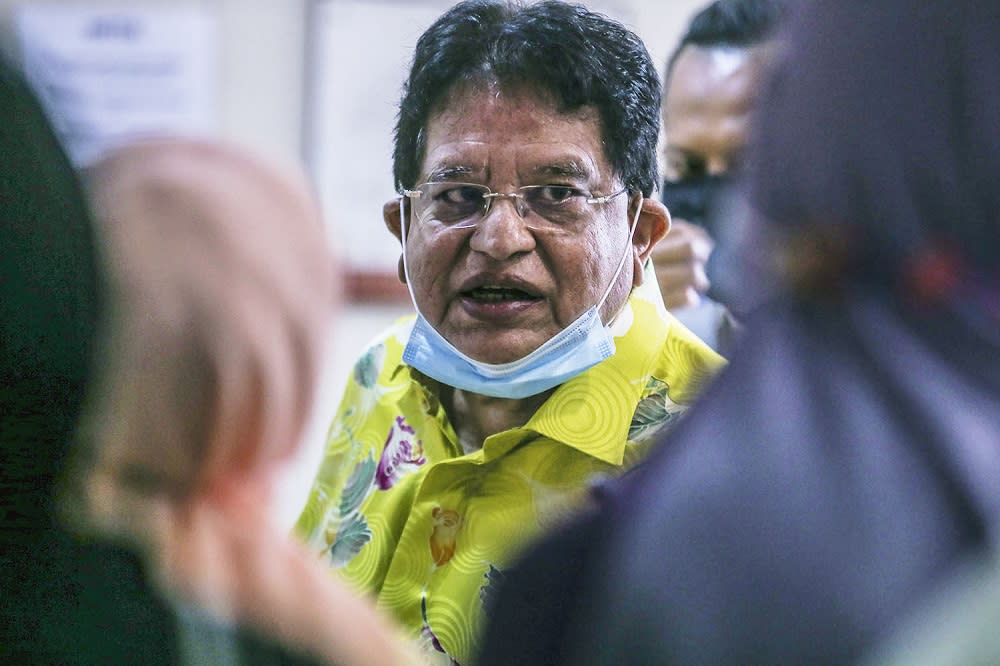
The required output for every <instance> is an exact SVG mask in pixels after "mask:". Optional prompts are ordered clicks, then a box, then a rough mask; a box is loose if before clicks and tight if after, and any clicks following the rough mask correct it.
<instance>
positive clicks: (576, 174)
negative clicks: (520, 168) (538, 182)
mask: <svg viewBox="0 0 1000 666" xmlns="http://www.w3.org/2000/svg"><path fill="white" fill-rule="evenodd" d="M532 173H533V174H534V175H537V176H549V177H561V178H571V179H577V180H586V179H588V178H589V177H590V172H589V171H587V169H585V168H584V167H583V166H582V165H581V164H580V163H579V162H576V161H575V160H570V161H568V162H559V163H556V164H543V165H540V166H537V167H535V168H534V169H532Z"/></svg>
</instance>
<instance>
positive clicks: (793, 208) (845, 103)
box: [749, 0, 1000, 339]
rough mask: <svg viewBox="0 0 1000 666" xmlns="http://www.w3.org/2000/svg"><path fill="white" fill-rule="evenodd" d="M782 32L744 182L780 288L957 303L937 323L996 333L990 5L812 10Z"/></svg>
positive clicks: (995, 59) (999, 133)
mask: <svg viewBox="0 0 1000 666" xmlns="http://www.w3.org/2000/svg"><path fill="white" fill-rule="evenodd" d="M793 27H794V28H795V29H794V30H792V31H790V37H789V41H788V51H789V53H794V58H789V59H788V60H787V61H783V62H781V63H780V65H779V66H778V67H777V69H776V70H775V72H774V76H773V77H772V78H771V80H770V82H769V85H768V89H767V91H766V94H765V97H764V98H763V102H762V106H761V109H760V114H759V128H758V132H757V135H756V141H755V142H756V146H755V150H754V151H753V154H752V164H751V166H752V169H751V172H750V192H749V195H750V200H751V204H752V205H753V206H754V207H755V208H756V210H757V211H758V213H759V214H760V216H761V219H762V220H763V221H765V222H766V225H764V229H763V230H764V231H766V232H767V233H768V234H769V235H771V236H773V237H776V239H777V244H778V247H779V248H780V253H779V262H778V265H777V267H778V269H779V278H780V279H781V280H783V281H785V282H790V283H791V284H792V285H793V286H794V287H797V288H799V289H802V290H804V291H805V293H808V294H810V295H815V294H817V293H824V294H825V293H830V292H831V290H832V291H833V292H834V293H836V292H837V288H839V287H844V286H847V285H863V288H864V289H865V291H866V292H874V291H876V290H877V291H882V290H885V289H887V288H888V289H890V290H902V291H901V292H898V293H903V294H906V295H907V296H908V298H909V299H910V300H911V301H912V300H914V299H915V300H916V301H917V302H922V303H924V304H929V303H934V302H937V303H944V304H951V305H954V306H960V307H957V308H954V312H952V313H951V314H949V315H948V316H947V321H948V325H949V326H952V327H954V326H955V325H957V324H958V322H959V320H962V319H965V318H966V317H973V318H975V317H980V316H985V317H988V318H991V321H992V324H991V325H990V326H989V327H987V328H989V329H990V330H991V332H990V335H991V336H993V338H994V339H995V338H996V331H997V330H1000V328H998V327H997V326H996V321H997V318H998V317H1000V302H998V300H1000V296H998V291H997V290H998V284H997V281H998V278H997V275H998V266H1000V252H998V248H997V243H998V239H1000V215H998V212H997V211H998V210H1000V187H998V186H997V181H996V174H997V173H998V171H1000V87H998V85H997V80H996V72H997V71H998V68H1000V42H998V41H997V39H996V35H997V33H998V31H1000V5H997V3H995V2H992V1H990V0H959V1H957V2H949V3H940V4H934V5H928V6H921V7H920V9H919V11H914V8H913V7H912V6H911V5H910V4H909V3H906V2H902V0H897V1H890V2H883V3H867V2H863V1H861V0H844V1H843V2H836V3H824V2H816V3H815V4H814V5H813V6H812V11H811V12H809V13H806V12H803V13H802V16H801V18H800V19H799V20H798V21H797V22H796V24H795V25H794V26H793ZM917 54H919V55H920V61H921V63H923V64H922V65H921V66H920V67H914V65H913V63H914V58H915V57H917ZM762 249H770V246H769V245H768V246H764V248H762ZM975 313H978V314H975ZM984 330H985V329H984Z"/></svg>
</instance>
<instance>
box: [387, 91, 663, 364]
mask: <svg viewBox="0 0 1000 666" xmlns="http://www.w3.org/2000/svg"><path fill="white" fill-rule="evenodd" d="M431 181H452V182H463V183H475V184H482V185H486V186H487V187H489V188H490V189H491V190H492V191H494V192H501V193H509V192H513V191H514V190H515V189H516V188H518V187H521V186H525V185H568V186H573V187H577V188H579V189H581V190H586V191H590V192H592V193H594V194H595V195H605V194H610V193H613V192H617V191H618V190H620V189H622V184H621V182H620V180H619V178H617V177H616V176H615V175H614V174H613V173H612V169H611V166H610V165H609V164H608V162H607V160H606V159H605V157H604V151H603V150H602V141H601V132H600V125H599V121H598V116H597V113H596V112H595V111H593V110H592V109H584V110H583V111H582V112H580V113H574V114H570V115H566V114H561V113H559V112H557V110H556V109H555V107H554V106H553V104H552V103H551V102H549V101H548V100H546V99H545V98H544V97H539V96H537V95H535V94H532V93H525V92H521V93H518V92H517V91H507V90H499V91H498V90H496V89H490V90H485V89H482V88H476V89H472V90H466V91H459V92H457V93H455V94H453V95H452V97H451V99H450V100H449V101H448V103H447V104H446V107H445V109H444V110H443V111H440V112H438V113H436V114H434V115H432V116H431V118H430V120H429V122H428V125H427V142H426V150H425V157H424V159H423V162H422V164H421V169H420V177H419V179H418V181H417V184H418V185H419V184H421V183H424V182H431ZM638 200H639V198H638V197H637V196H636V197H629V196H628V195H627V194H622V195H620V196H617V197H615V198H613V199H611V200H610V201H608V202H607V203H604V204H596V205H589V206H586V209H587V211H586V217H584V218H583V219H580V220H579V222H578V223H575V224H571V225H567V226H566V227H565V228H560V229H551V228H538V226H537V225H534V224H533V217H532V216H535V215H537V213H535V212H533V211H528V212H526V213H525V217H524V218H522V217H521V216H520V215H519V214H518V212H517V209H516V207H515V205H514V202H513V200H511V199H495V200H494V201H493V203H492V205H491V207H490V210H489V212H488V213H487V214H486V215H485V216H483V217H481V218H480V219H479V222H478V224H476V225H475V226H473V227H471V228H464V229H454V228H450V227H447V226H444V225H442V224H439V223H437V222H436V221H434V220H430V221H427V222H420V221H416V220H415V219H414V217H413V216H412V215H410V213H409V210H407V215H408V219H407V222H408V223H407V229H406V231H407V233H408V235H407V240H406V252H407V261H408V268H409V279H410V280H411V281H412V285H411V286H412V289H413V295H414V297H415V299H416V303H417V306H418V307H419V309H420V311H421V313H422V314H423V315H424V317H425V318H426V319H427V321H428V322H430V324H431V325H433V326H434V327H435V328H436V329H437V330H438V332H440V333H441V334H442V335H443V336H444V337H445V338H446V339H447V340H448V341H449V342H451V343H452V344H453V345H455V346H456V347H457V348H458V349H459V350H461V351H462V352H463V353H465V354H467V355H469V356H471V357H472V358H475V359H477V360H480V361H485V362H489V363H504V362H509V361H512V360H516V359H518V358H521V357H523V356H525V355H526V354H528V353H530V352H531V351H533V350H534V349H536V348H537V347H539V346H540V345H541V344H542V343H543V342H545V341H546V340H548V339H549V338H551V337H552V336H553V335H555V334H556V333H558V332H559V331H560V330H562V329H563V328H565V327H566V326H568V325H569V324H570V323H572V322H573V321H574V320H575V319H576V318H578V317H579V316H580V315H581V314H582V313H583V312H585V311H586V310H587V309H588V308H590V307H591V306H593V305H595V304H596V303H597V301H598V300H599V299H600V297H601V296H602V295H603V293H604V290H605V289H606V288H607V287H608V285H609V283H610V282H611V281H612V278H613V277H614V272H615V270H616V268H617V267H618V263H619V261H620V260H621V258H622V255H623V254H625V253H626V252H628V253H629V256H628V258H627V259H626V261H625V266H624V268H623V269H622V271H621V274H620V275H619V276H618V278H617V280H615V286H614V288H613V290H612V292H611V295H610V296H609V298H608V300H607V302H606V304H605V306H604V308H603V309H602V315H603V316H604V318H605V321H607V319H608V318H609V317H610V316H613V315H614V314H615V313H617V312H618V310H619V309H620V308H621V306H622V305H623V303H624V301H625V299H626V298H627V297H628V293H629V291H630V289H631V287H632V285H633V276H634V273H635V265H636V263H635V262H636V261H639V260H644V259H645V256H646V255H647V254H648V251H649V248H650V247H651V246H652V243H653V242H655V240H658V239H659V237H660V236H661V235H662V234H663V233H665V232H666V214H665V212H663V213H662V215H661V217H662V219H659V222H657V221H656V219H657V218H656V216H655V215H652V216H651V215H650V214H644V215H641V216H640V219H641V221H642V227H641V228H638V227H637V232H636V238H635V240H634V241H633V243H634V245H629V240H628V233H629V222H630V218H629V214H630V212H631V213H632V214H634V213H635V212H636V208H637V206H638ZM652 204H655V205H659V204H658V202H652ZM405 205H406V208H407V209H409V208H410V206H409V201H407V202H406V204H405ZM394 206H395V207H394ZM643 207H644V209H645V208H646V206H645V205H644V206H643ZM660 209H662V206H661V207H660ZM660 209H656V208H655V206H654V207H653V208H652V209H651V210H654V211H657V212H658V211H659V210H660ZM385 215H386V222H387V224H388V226H389V227H390V229H392V230H393V232H394V233H396V234H397V236H398V235H399V233H400V229H399V210H398V204H395V205H394V204H393V202H390V203H388V204H386V208H385ZM640 255H641V256H640ZM636 279H637V280H641V277H636Z"/></svg>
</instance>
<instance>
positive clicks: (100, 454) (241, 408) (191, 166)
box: [88, 140, 334, 512]
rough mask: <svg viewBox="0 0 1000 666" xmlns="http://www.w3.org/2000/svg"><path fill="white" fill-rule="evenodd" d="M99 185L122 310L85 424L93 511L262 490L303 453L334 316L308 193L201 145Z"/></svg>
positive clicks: (143, 162) (137, 149) (153, 156)
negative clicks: (118, 503) (222, 486)
mask: <svg viewBox="0 0 1000 666" xmlns="http://www.w3.org/2000/svg"><path fill="white" fill-rule="evenodd" d="M91 176H92V179H91V188H92V195H93V201H94V205H95V211H96V215H97V218H98V220H99V223H100V229H101V231H102V232H103V235H104V240H105V244H106V247H107V254H108V263H109V267H110V281H111V287H112V308H113V311H112V315H111V321H110V326H109V335H108V336H107V337H108V340H107V344H106V347H105V349H104V355H103V363H104V368H103V370H104V373H103V378H102V381H101V383H100V386H99V390H98V391H97V392H96V393H95V396H94V400H93V403H92V405H91V406H90V413H89V428H88V435H89V437H90V439H91V441H92V442H93V443H94V448H95V451H94V457H95V460H94V461H93V463H92V465H93V470H94V471H93V475H92V479H91V484H90V490H91V491H92V492H93V493H94V500H95V501H96V503H97V505H98V506H97V509H98V511H101V507H102V506H107V505H108V504H109V503H112V502H110V500H111V499H112V498H113V497H114V493H116V492H119V491H121V490H124V491H126V492H128V493H131V494H134V495H139V496H141V495H147V496H158V497H168V498H170V499H171V500H172V501H175V502H183V501H184V500H186V499H187V498H189V497H191V496H194V495H195V494H197V493H199V492H204V491H206V489H211V487H212V486H213V484H219V483H223V482H225V481H227V480H232V479H241V480H244V481H245V482H247V483H249V482H251V481H253V480H254V478H255V477H260V476H264V475H266V473H267V472H268V470H270V469H271V467H272V466H273V465H274V463H276V462H279V461H281V460H282V459H283V458H285V457H286V456H287V455H288V454H289V453H290V452H292V451H293V450H294V449H295V447H296V446H297V444H298V440H299V434H300V429H301V427H302V425H303V422H304V420H305V419H306V417H307V414H308V410H309V408H310V405H311V401H312V396H313V390H314V385H315V380H316V376H317V372H318V369H319V366H320V355H321V351H322V349H323V342H324V337H325V335H324V332H325V330H326V325H327V322H328V319H329V316H330V312H331V309H330V308H331V302H332V289H333V286H334V285H333V282H332V280H333V273H332V266H331V262H330V257H329V253H328V250H327V244H326V241H325V239H324V236H323V229H322V225H321V222H320V218H319V213H318V209H317V207H316V204H315V203H314V200H313V198H312V196H311V195H310V193H309V191H308V190H307V188H306V187H305V184H304V180H303V179H302V178H300V177H298V176H297V175H290V174H287V173H285V172H282V171H279V170H277V169H274V168H272V167H270V166H269V165H266V164H264V163H262V162H260V161H258V160H257V159H255V158H254V157H252V156H250V155H248V154H246V153H244V152H243V151H242V150H239V149H236V148H233V147H229V146H223V145H218V144H214V143H209V142H203V141H193V140H192V141H188V140H177V141H154V142H148V143H143V144H138V145H134V146H131V147H126V148H124V149H121V150H119V151H118V152H116V153H113V154H112V155H111V156H109V157H108V158H106V159H105V160H103V161H102V162H100V163H98V164H97V165H96V166H95V167H94V168H93V172H92V174H91ZM111 510H112V512H113V511H114V507H112V509H111Z"/></svg>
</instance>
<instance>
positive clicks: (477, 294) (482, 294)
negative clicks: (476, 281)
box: [470, 286, 530, 303]
mask: <svg viewBox="0 0 1000 666" xmlns="http://www.w3.org/2000/svg"><path fill="white" fill-rule="evenodd" d="M470 294H471V295H472V297H473V298H475V299H476V300H479V301H486V302H488V303H496V302H499V301H512V300H524V299H527V298H530V297H529V296H528V295H527V294H525V293H524V292H523V291H521V290H520V289H511V288H509V287H492V286H482V287H479V288H477V289H473V290H472V291H471V292H470Z"/></svg>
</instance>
